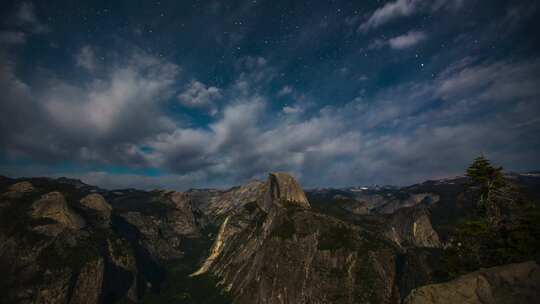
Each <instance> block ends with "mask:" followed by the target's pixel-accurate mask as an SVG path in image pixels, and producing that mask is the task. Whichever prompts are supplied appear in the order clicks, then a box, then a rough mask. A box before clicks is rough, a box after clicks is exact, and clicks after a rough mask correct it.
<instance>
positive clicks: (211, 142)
mask: <svg viewBox="0 0 540 304" xmlns="http://www.w3.org/2000/svg"><path fill="white" fill-rule="evenodd" d="M538 29H540V2H538V1H534V0H532V1H524V0H523V1H496V0H485V1H480V0H467V1H465V0H431V1H427V0H397V1H394V0H392V1H322V0H321V1H291V0H287V1H276V0H268V1H263V0H253V1H134V0H130V1H110V0H109V1H52V0H51V1H34V2H20V1H2V4H0V174H2V175H7V176H10V177H18V176H68V177H74V178H80V179H82V180H83V181H85V182H87V183H90V184H97V185H99V186H103V187H106V188H120V187H139V188H171V189H179V190H182V189H187V188H190V187H226V186H232V185H236V184H241V183H245V182H247V181H248V180H250V179H253V178H259V179H260V178H264V177H265V175H266V174H267V172H269V171H288V172H291V173H293V174H294V175H295V176H296V177H298V178H299V179H300V181H301V183H302V185H303V186H305V187H316V186H347V185H373V184H398V185H406V184H412V183H415V182H419V181H423V180H425V179H430V178H442V177H448V176H454V175H458V174H462V172H463V171H464V169H465V168H466V166H467V165H468V164H469V163H470V162H471V161H472V159H473V158H474V157H476V156H478V155H480V154H482V153H483V154H484V155H486V156H487V157H488V158H490V159H491V160H492V161H493V162H494V163H495V164H497V165H502V166H503V167H504V168H505V169H506V170H510V171H530V170H538V169H540V157H539V155H540V153H539V150H540V135H539V134H540V31H539V30H538Z"/></svg>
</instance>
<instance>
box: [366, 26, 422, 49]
mask: <svg viewBox="0 0 540 304" xmlns="http://www.w3.org/2000/svg"><path fill="white" fill-rule="evenodd" d="M426 39H427V35H426V34H425V33H424V32H420V31H410V32H408V33H406V34H403V35H400V36H396V37H392V38H389V39H387V40H382V39H377V40H375V41H374V42H373V43H371V44H370V48H375V49H376V48H381V47H385V46H388V47H390V48H392V49H394V50H403V49H408V48H411V47H413V46H415V45H417V44H419V43H420V42H422V41H424V40H426Z"/></svg>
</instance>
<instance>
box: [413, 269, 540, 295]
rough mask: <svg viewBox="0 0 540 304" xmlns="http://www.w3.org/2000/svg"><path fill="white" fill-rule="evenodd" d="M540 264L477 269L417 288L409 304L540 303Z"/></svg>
mask: <svg viewBox="0 0 540 304" xmlns="http://www.w3.org/2000/svg"><path fill="white" fill-rule="evenodd" d="M538 299H540V267H539V266H538V264H537V263H536V262H534V261H530V262H525V263H519V264H508V265H504V266H498V267H492V268H487V269H482V270H479V271H475V272H472V273H469V274H466V275H463V276H460V277H459V278H457V279H455V280H453V281H450V282H447V283H442V284H433V285H426V286H422V287H420V288H417V289H415V290H413V291H412V292H411V294H410V295H409V296H408V297H407V298H406V299H405V302H404V303H405V304H431V303H433V304H435V303H437V304H453V303H483V304H492V303H493V304H495V303H496V304H506V303H508V304H510V303H525V304H526V303H531V304H532V303H538Z"/></svg>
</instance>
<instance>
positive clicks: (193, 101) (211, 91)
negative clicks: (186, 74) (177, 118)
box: [177, 80, 223, 115]
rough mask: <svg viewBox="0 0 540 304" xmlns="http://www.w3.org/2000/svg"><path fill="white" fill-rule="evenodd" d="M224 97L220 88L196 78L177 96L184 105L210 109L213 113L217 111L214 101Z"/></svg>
mask: <svg viewBox="0 0 540 304" xmlns="http://www.w3.org/2000/svg"><path fill="white" fill-rule="evenodd" d="M222 97H223V95H222V93H221V90H220V89H219V88H217V87H213V86H210V87H209V86H206V85H205V84H204V83H202V82H199V81H196V80H192V81H191V82H190V83H189V84H188V85H186V87H185V89H184V91H183V92H182V93H180V94H178V96H177V98H178V100H179V101H180V103H181V104H183V105H184V106H186V107H190V108H205V109H209V110H210V113H211V114H212V115H214V114H215V113H216V105H215V103H214V102H215V101H216V100H219V99H221V98H222Z"/></svg>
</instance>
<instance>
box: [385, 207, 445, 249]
mask: <svg viewBox="0 0 540 304" xmlns="http://www.w3.org/2000/svg"><path fill="white" fill-rule="evenodd" d="M384 234H385V235H386V236H387V237H388V238H389V239H391V240H393V241H394V242H395V243H396V244H397V245H399V246H401V247H410V246H412V247H431V248H436V247H441V242H440V240H439V235H438V234H437V232H436V231H435V230H434V229H433V227H432V226H431V217H430V214H429V210H428V209H427V207H424V206H421V205H420V206H414V207H409V208H402V209H399V210H398V211H397V212H396V213H394V214H392V215H391V216H390V218H389V223H388V224H387V226H386V231H385V233H384Z"/></svg>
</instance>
